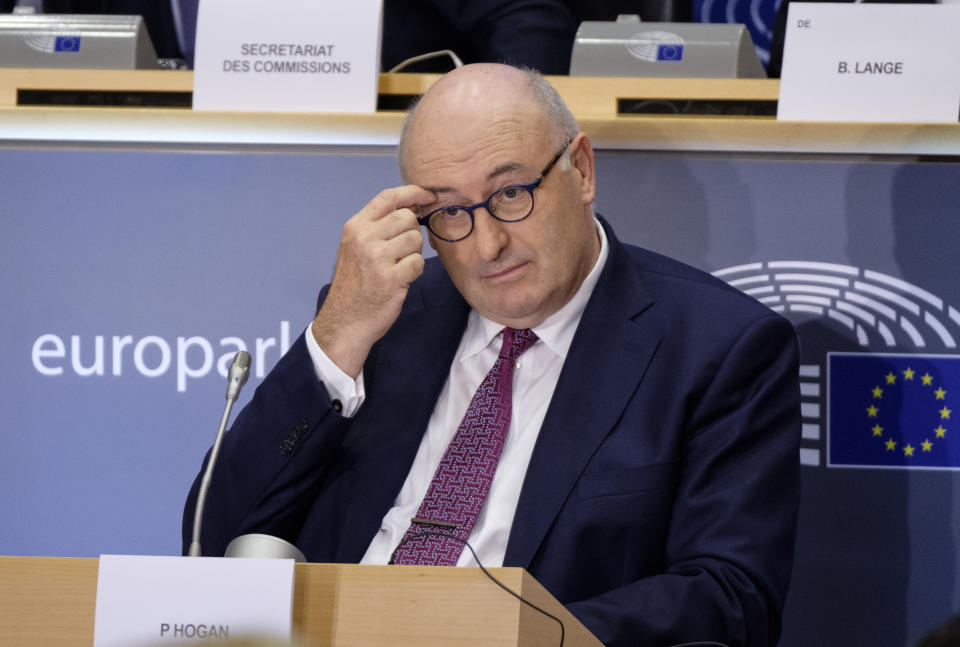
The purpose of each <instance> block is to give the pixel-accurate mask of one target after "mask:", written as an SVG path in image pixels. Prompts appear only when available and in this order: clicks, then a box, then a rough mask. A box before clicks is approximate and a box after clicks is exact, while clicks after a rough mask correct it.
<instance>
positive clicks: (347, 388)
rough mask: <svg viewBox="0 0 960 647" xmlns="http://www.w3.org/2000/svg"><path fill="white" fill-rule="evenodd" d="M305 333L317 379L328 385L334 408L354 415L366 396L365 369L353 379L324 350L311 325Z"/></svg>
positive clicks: (342, 414)
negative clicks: (364, 386)
mask: <svg viewBox="0 0 960 647" xmlns="http://www.w3.org/2000/svg"><path fill="white" fill-rule="evenodd" d="M303 335H304V337H305V341H306V342H307V351H308V352H309V353H310V359H311V360H312V361H313V370H314V371H315V372H316V374H317V379H318V380H320V381H321V382H322V383H323V385H324V386H325V387H326V389H327V394H328V395H329V396H330V402H331V403H332V405H333V408H334V409H335V410H337V412H338V413H339V414H340V415H341V416H344V417H347V418H350V417H352V416H353V415H354V414H355V413H356V412H357V410H358V409H359V408H360V405H361V404H363V399H364V397H365V396H366V392H365V391H364V388H363V371H362V370H361V371H360V375H358V376H357V379H353V378H352V377H350V376H349V375H347V374H346V373H344V372H343V371H342V370H341V369H340V367H339V366H337V365H336V364H334V363H333V360H331V359H330V358H329V357H327V354H326V353H324V352H323V349H322V348H320V344H318V343H317V340H316V339H315V338H314V336H313V334H312V333H311V332H310V327H309V326H307V330H306V331H305V332H304V333H303ZM338 403H339V406H338Z"/></svg>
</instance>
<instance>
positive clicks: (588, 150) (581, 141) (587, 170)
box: [570, 133, 597, 205]
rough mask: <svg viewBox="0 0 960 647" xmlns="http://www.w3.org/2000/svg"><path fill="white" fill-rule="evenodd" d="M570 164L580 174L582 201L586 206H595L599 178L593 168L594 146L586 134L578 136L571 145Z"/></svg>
mask: <svg viewBox="0 0 960 647" xmlns="http://www.w3.org/2000/svg"><path fill="white" fill-rule="evenodd" d="M570 162H571V164H572V165H573V168H574V169H576V170H577V172H578V173H579V174H580V199H581V200H582V201H583V204H584V205H589V204H593V199H594V197H596V194H597V176H596V172H595V169H594V167H593V146H592V145H591V144H590V138H589V137H587V135H586V134H585V133H580V134H579V135H577V136H576V137H575V138H574V140H573V143H571V144H570Z"/></svg>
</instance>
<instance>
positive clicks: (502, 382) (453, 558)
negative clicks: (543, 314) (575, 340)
mask: <svg viewBox="0 0 960 647" xmlns="http://www.w3.org/2000/svg"><path fill="white" fill-rule="evenodd" d="M535 341H537V335H536V334H535V333H534V332H533V331H532V330H529V329H524V330H514V329H513V328H504V329H503V345H502V346H501V347H500V356H499V357H497V361H496V362H494V364H493V368H491V369H490V372H489V373H487V377H485V378H484V379H483V382H481V383H480V386H479V387H477V392H476V393H474V394H473V399H472V400H471V401H470V406H469V407H467V413H466V415H464V416H463V421H462V422H461V423H460V426H459V427H458V428H457V433H456V435H455V436H454V437H453V440H451V441H450V445H449V446H447V451H446V452H445V453H444V455H443V459H442V460H441V461H440V464H439V465H438V466H437V471H436V473H435V474H434V475H433V481H431V482H430V487H429V488H428V489H427V494H426V495H425V496H424V497H423V503H421V504H420V509H419V510H418V511H417V516H416V517H414V521H412V523H411V524H410V528H408V529H407V532H406V533H405V534H404V536H403V539H402V540H401V541H400V545H399V548H397V550H396V552H395V554H394V562H395V563H397V564H436V565H440V566H453V565H455V564H456V563H457V560H458V559H459V558H460V553H461V552H462V551H463V542H464V541H466V540H467V538H468V537H469V536H470V532H471V531H472V530H473V526H474V524H476V523H477V517H478V516H479V515H480V509H481V508H482V507H483V502H484V501H485V500H486V498H487V492H488V491H489V490H490V482H491V481H492V480H493V474H494V472H496V471H497V463H498V462H499V460H500V452H501V451H502V450H503V443H504V441H505V440H506V438H507V430H508V429H509V428H510V412H511V407H512V404H513V366H514V362H515V360H516V359H517V357H519V356H520V354H521V353H523V351H525V350H527V349H528V348H529V347H530V346H531V345H533V343H534V342H535ZM420 519H422V520H424V521H423V522H421V521H418V520H420ZM422 532H430V533H439V534H448V535H452V536H453V537H457V538H458V539H460V540H462V541H457V540H455V539H445V538H443V537H439V536H437V535H435V534H430V535H423V536H420V537H417V536H416V535H417V534H418V533H422ZM404 542H406V543H404Z"/></svg>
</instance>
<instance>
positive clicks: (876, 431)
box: [873, 425, 883, 436]
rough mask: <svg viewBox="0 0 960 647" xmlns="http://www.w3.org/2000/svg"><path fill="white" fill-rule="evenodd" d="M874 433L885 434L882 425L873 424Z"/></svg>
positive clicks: (875, 434)
mask: <svg viewBox="0 0 960 647" xmlns="http://www.w3.org/2000/svg"><path fill="white" fill-rule="evenodd" d="M873 435H874V436H882V435H883V427H881V426H880V425H874V426H873Z"/></svg>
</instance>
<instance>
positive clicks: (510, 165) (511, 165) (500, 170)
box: [487, 162, 526, 180]
mask: <svg viewBox="0 0 960 647" xmlns="http://www.w3.org/2000/svg"><path fill="white" fill-rule="evenodd" d="M524 168H526V167H525V166H524V165H523V164H521V163H520V162H507V163H506V164H501V165H500V166H498V167H497V168H495V169H493V170H492V171H490V172H489V173H487V179H488V180H492V179H494V178H495V177H497V176H498V175H503V174H504V173H509V172H510V171H517V170H521V169H524Z"/></svg>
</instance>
